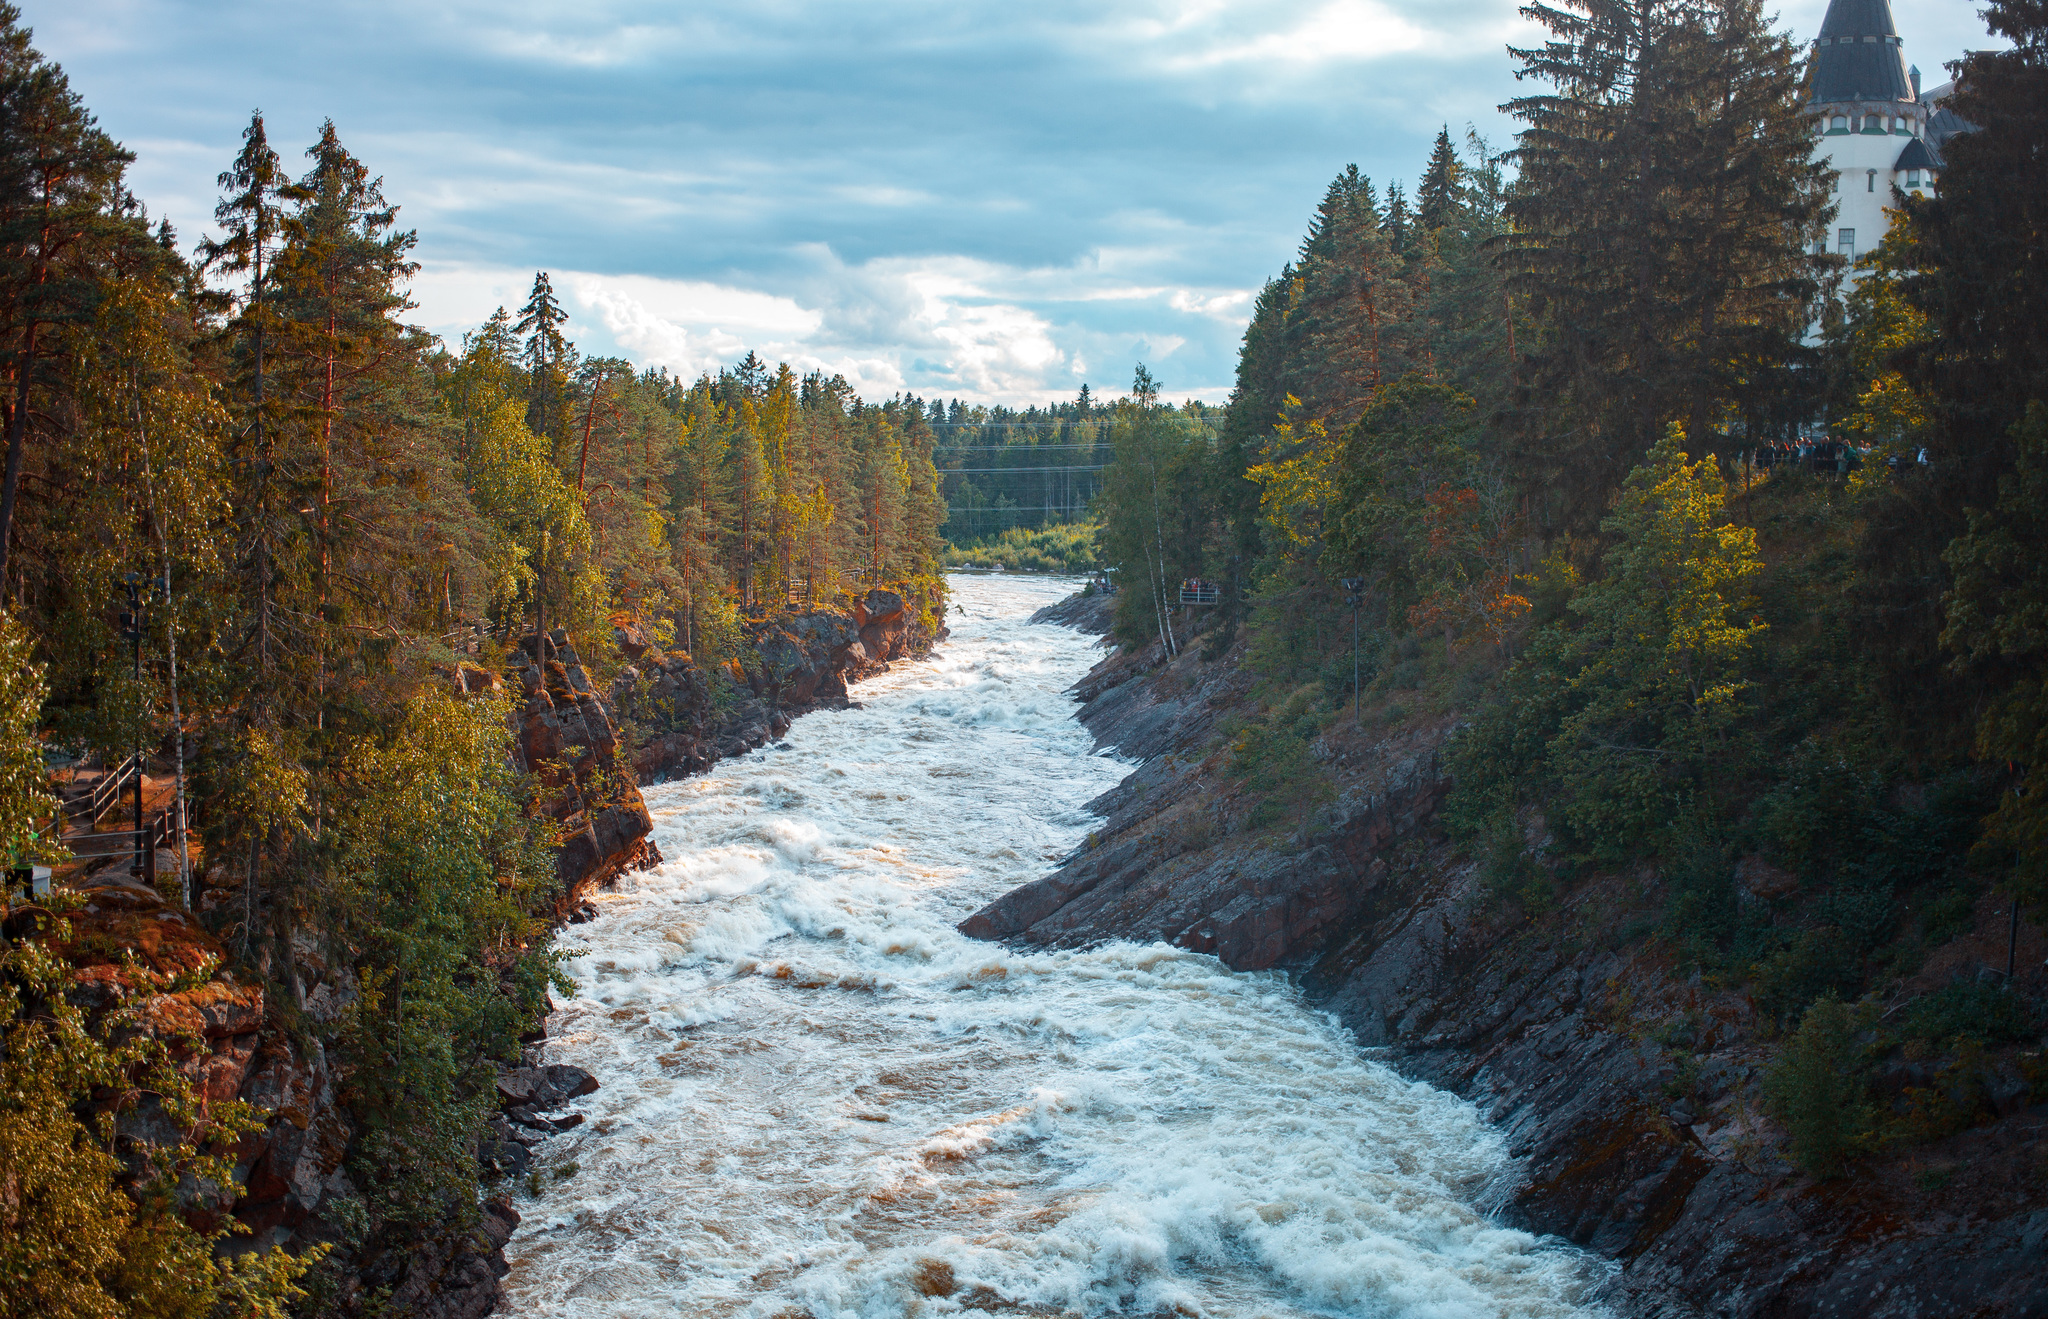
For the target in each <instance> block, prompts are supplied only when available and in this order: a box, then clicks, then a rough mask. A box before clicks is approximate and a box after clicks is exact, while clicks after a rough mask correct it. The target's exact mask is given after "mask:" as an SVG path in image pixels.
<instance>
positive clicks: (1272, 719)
mask: <svg viewBox="0 0 2048 1319" xmlns="http://www.w3.org/2000/svg"><path fill="white" fill-rule="evenodd" d="M1327 718H1328V714H1327V712H1326V711H1325V708H1324V706H1323V703H1322V694H1321V692H1320V691H1319V690H1317V689H1316V688H1315V687H1312V686H1311V687H1303V688H1301V689H1300V690H1298V691H1296V692H1294V693H1293V694H1292V695H1291V696H1289V697H1288V698H1287V699H1286V700H1285V701H1284V702H1282V703H1281V704H1280V705H1279V707H1278V708H1276V709H1273V710H1269V711H1267V712H1265V713H1264V714H1262V715H1259V716H1255V717H1253V718H1250V719H1246V720H1244V721H1242V722H1241V723H1239V724H1238V725H1237V726H1236V727H1235V728H1230V729H1226V730H1225V734H1224V737H1225V741H1226V743H1227V745H1228V746H1229V748H1230V760H1229V772H1230V774H1231V776H1232V777H1233V778H1235V779H1237V780H1238V781H1239V782H1240V783H1241V784H1242V785H1243V787H1244V790H1245V792H1246V794H1247V795H1248V796H1251V797H1253V798H1254V799H1255V800H1254V804H1253V806H1252V810H1251V814H1250V816H1249V817H1248V818H1247V820H1246V827H1247V828H1251V829H1264V828H1269V827H1271V826H1273V825H1276V824H1288V823H1293V824H1297V825H1298V824H1299V823H1300V822H1301V821H1302V819H1303V818H1304V817H1305V816H1306V815H1307V814H1308V813H1309V812H1311V811H1312V810H1313V809H1314V808H1315V807H1317V806H1320V805H1322V804H1323V803H1324V802H1326V801H1328V800H1329V799H1330V797H1331V795H1332V793H1331V788H1330V782H1329V779H1328V777H1327V776H1326V775H1324V774H1322V773H1321V772H1320V771H1319V768H1318V766H1317V764H1316V761H1315V756H1314V755H1313V753H1312V751H1311V747H1312V745H1313V743H1314V742H1315V739H1316V738H1317V737H1318V736H1319V735H1320V734H1321V732H1322V728H1323V723H1324V721H1325V719H1327Z"/></svg>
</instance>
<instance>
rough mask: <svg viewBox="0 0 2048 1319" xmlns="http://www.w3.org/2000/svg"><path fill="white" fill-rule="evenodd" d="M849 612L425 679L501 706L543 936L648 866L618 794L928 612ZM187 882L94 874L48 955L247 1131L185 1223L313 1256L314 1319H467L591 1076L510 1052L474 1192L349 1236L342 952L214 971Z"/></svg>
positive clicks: (781, 704)
mask: <svg viewBox="0 0 2048 1319" xmlns="http://www.w3.org/2000/svg"><path fill="white" fill-rule="evenodd" d="M850 603H851V608H850V609H848V610H846V611H844V612H840V611H832V610H816V611H810V612H806V613H799V614H787V615H782V616H778V617H775V618H773V619H770V620H767V621H765V622H763V623H759V624H756V625H754V626H752V627H751V628H749V629H748V631H747V635H746V646H745V648H744V649H743V650H742V652H741V654H739V655H738V656H736V657H734V658H733V659H731V660H729V661H727V662H726V663H724V664H720V665H715V666H713V667H712V669H711V671H710V672H708V673H707V672H706V671H705V670H704V669H703V668H700V667H699V666H698V665H697V664H696V663H695V662H694V661H693V660H692V658H691V657H690V656H688V655H686V654H683V653H680V652H668V653H664V652H662V651H661V650H659V649H658V648H656V647H654V646H653V645H652V644H651V643H650V642H649V641H648V640H647V636H646V632H645V630H644V629H642V628H640V627H638V626H637V625H633V624H624V625H621V626H620V628H619V631H618V634H617V636H616V637H615V641H616V643H617V645H618V647H619V649H620V652H621V655H622V657H623V658H624V659H625V660H626V661H627V663H626V664H625V666H624V667H623V668H622V669H620V671H619V672H618V674H617V676H616V678H615V679H614V680H613V681H612V682H611V684H610V687H609V691H608V692H605V693H600V692H599V691H598V690H597V688H596V686H595V685H594V684H593V682H592V678H591V674H590V672H589V670H588V668H587V667H586V665H585V663H584V661H583V659H582V657H581V656H579V654H578V653H577V651H576V649H575V647H574V646H572V645H571V644H570V642H569V638H568V637H566V636H565V635H563V634H561V633H559V632H557V633H556V634H554V636H553V637H552V638H551V642H552V644H551V645H550V646H549V648H548V653H547V655H546V658H545V659H544V660H543V659H541V658H540V656H539V655H538V654H537V649H538V648H537V646H536V644H535V639H534V638H531V637H529V638H528V639H527V641H526V644H525V645H524V647H522V648H517V649H515V650H513V652H512V653H511V654H510V656H509V657H508V658H507V661H506V665H505V668H504V670H503V671H502V672H492V671H490V670H489V669H486V668H483V667H479V666H478V665H477V664H474V663H470V662H459V663H456V664H454V665H443V666H441V668H440V669H439V680H441V681H445V682H446V683H447V684H448V685H449V686H450V687H452V688H453V689H454V691H455V692H456V693H457V694H458V695H461V696H465V697H467V696H474V695H478V694H481V693H485V692H503V691H505V690H507V689H508V688H509V690H510V691H511V693H512V694H513V698H514V699H513V710H512V715H511V722H512V727H511V730H510V731H511V734H512V739H511V741H512V747H511V750H512V757H513V761H514V765H515V767H516V768H517V769H519V770H520V771H521V772H522V773H526V774H530V775H532V776H533V781H534V782H535V784H536V785H537V787H538V789H539V791H538V792H537V794H536V798H535V802H534V805H533V807H532V809H533V810H534V811H536V812H537V813H540V814H544V815H546V816H547V817H549V818H550V819H551V820H552V821H553V822H554V825H555V828H556V830H557V831H558V834H559V836H560V837H561V839H562V843H561V846H560V849H559V851H558V852H557V855H556V860H555V882H554V885H553V888H552V890H551V891H550V892H548V893H547V894H545V895H544V896H543V901H544V902H545V904H546V906H547V908H548V909H549V910H550V911H551V912H552V915H553V917H554V920H555V921H556V922H557V923H558V924H559V923H561V922H564V921H580V920H585V919H588V918H589V917H590V916H592V915H594V914H595V910H596V909H595V907H594V906H593V905H592V904H591V903H590V902H589V901H588V897H589V894H590V893H591V891H592V890H593V889H594V888H596V887H598V886H600V885H602V884H604V883H606V882H608V881H609V880H611V879H612V878H614V877H615V876H617V875H618V874H619V873H621V872H622V871H625V870H629V869H634V868H642V867H648V866H652V865H654V864H657V863H658V862H659V861H660V859H661V858H660V855H659V853H658V852H656V851H655V849H654V847H653V845H652V842H651V840H650V839H649V837H648V835H649V833H650V831H651V830H652V827H653V821H652V819H651V817H650V816H649V814H648V810H647V806H646V803H645V802H644V801H643V800H642V798H641V794H640V784H642V783H645V782H650V781H653V780H655V779H658V778H667V777H675V776H680V775H684V774H691V773H697V772H701V771H702V770H704V769H706V768H708V767H709V766H710V765H711V764H713V763H715V762H716V761H717V760H719V759H720V758H723V757H728V756H734V755H739V754H743V753H744V752H746V751H749V750H752V749H753V748H755V747H758V746H760V745H762V744H763V743H764V742H766V741H769V740H771V739H773V738H776V737H780V736H782V735H783V734H784V733H785V732H787V731H788V728H789V723H790V720H791V719H793V718H795V717H796V716H798V715H800V714H802V713H804V712H806V711H808V710H814V709H822V708H831V707H833V706H835V705H838V706H843V705H845V704H847V702H848V696H847V684H848V682H850V681H854V680H857V679H859V678H861V677H864V676H866V675H867V674H870V673H874V672H878V671H880V670H882V669H883V668H886V667H887V666H888V665H889V664H890V663H892V662H895V661H897V660H901V659H906V658H916V657H921V656H923V655H925V654H927V653H929V651H930V649H931V647H932V646H933V645H934V644H935V643H936V642H937V641H938V640H939V639H940V638H941V637H942V636H943V635H944V628H943V618H944V604H943V601H942V600H940V599H929V600H927V599H913V600H911V601H908V602H906V601H905V599H904V598H903V596H902V595H901V594H898V593H897V592H893V591H884V590H873V591H869V592H867V593H865V594H864V595H862V596H860V597H858V598H857V599H855V600H853V601H851V602H850ZM166 855H168V854H166ZM164 866H165V868H166V873H169V872H170V871H173V870H174V869H175V866H174V865H173V864H172V863H171V862H170V861H165V862H164ZM196 879H197V880H198V885H197V887H198V893H197V901H196V902H195V904H194V910H192V911H189V912H188V911H185V910H183V909H182V908H180V907H178V906H176V905H175V904H172V903H169V902H167V901H166V900H165V898H164V897H163V896H162V895H160V894H159V893H158V892H157V891H156V890H154V889H151V888H149V887H147V886H145V885H143V884H141V883H138V882H135V881H134V880H132V879H131V878H130V877H129V876H128V875H127V873H126V872H125V870H123V869H122V868H121V867H119V866H117V865H112V864H108V865H104V866H102V867H101V868H99V869H98V870H97V871H96V872H94V873H92V874H89V875H87V876H85V877H83V878H82V880H81V881H80V882H79V884H78V885H77V887H76V891H77V894H78V897H79V898H80V899H81V900H82V901H81V903H80V905H79V906H78V907H76V909H74V910H71V911H69V912H68V913H67V914H66V919H67V920H68V921H69V930H70V934H69V937H68V938H67V939H64V940H62V941H57V942H53V943H52V947H53V949H54V951H56V952H57V953H58V954H59V955H60V956H62V957H64V958H65V959H66V960H67V961H69V962H70V963H71V964H72V965H74V966H75V967H76V968H77V969H76V970H75V971H74V972H73V990H72V997H73V998H74V1000H75V1001H77V1002H78V1003H79V1005H80V1006H81V1007H83V1008H84V1009H86V1010H87V1011H88V1012H89V1013H91V1014H93V1015H100V1014H104V1013H106V1012H108V1011H110V1010H113V1009H115V1008H116V1007H126V1008H129V1009H131V1011H132V1016H133V1019H135V1020H137V1021H139V1022H142V1023H145V1024H146V1026H147V1029H148V1030H149V1031H151V1032H152V1033H153V1034H155V1035H156V1036H157V1037H158V1038H159V1039H160V1040H162V1041H164V1042H165V1043H166V1045H167V1046H169V1047H170V1048H171V1050H172V1054H173V1056H174V1057H175V1058H176V1059H177V1062H178V1066H179V1068H180V1070H181V1071H182V1072H183V1073H184V1075H185V1076H186V1077H187V1079H188V1080H190V1081H191V1083H192V1084H193V1087H194V1089H195V1091H196V1092H197V1093H198V1094H199V1095H201V1096H203V1098H204V1099H205V1100H206V1101H207V1102H209V1103H216V1104H217V1103H222V1102H225V1101H229V1100H236V1099H239V1100H242V1101H244V1102H246V1103H248V1104H250V1105H252V1106H253V1107H255V1108H256V1109H257V1110H259V1111H261V1112H263V1113H266V1114H269V1115H270V1117H269V1120H268V1121H267V1123H266V1124H265V1127H264V1129H263V1130H262V1131H260V1132H256V1133H252V1134H250V1135H248V1136H245V1137H244V1138H242V1140H241V1141H240V1143H239V1144H238V1145H237V1146H236V1147H235V1149H234V1150H233V1158H234V1161H235V1181H236V1193H235V1194H234V1195H233V1196H232V1197H222V1198H220V1199H218V1200H216V1201H215V1202H213V1203H211V1204H205V1203H196V1204H195V1207H194V1209H193V1211H192V1214H193V1217H194V1219H195V1222H196V1224H197V1225H199V1226H201V1227H203V1228H211V1227H213V1226H217V1225H219V1224H221V1223H223V1222H225V1221H226V1219H227V1218H229V1217H232V1218H233V1219H235V1220H237V1221H238V1223H239V1224H240V1227H241V1228H243V1229H246V1230H245V1231H238V1232H236V1233H235V1234H234V1235H233V1236H231V1237H230V1238H228V1239H227V1241H226V1244H225V1248H227V1249H232V1250H237V1251H240V1250H248V1249H251V1248H255V1249H259V1250H261V1249H268V1248H270V1247H272V1246H282V1247H284V1248H285V1249H286V1250H289V1251H291V1252H292V1253H294V1254H300V1253H303V1252H304V1251H306V1250H307V1249H309V1248H312V1247H315V1246H324V1247H326V1248H327V1249H328V1250H329V1251H330V1252H331V1253H330V1255H329V1257H328V1259H329V1262H328V1264H326V1265H325V1266H323V1269H322V1271H321V1273H320V1274H319V1275H318V1279H317V1285H318V1286H319V1287H320V1288H321V1289H322V1292H321V1294H320V1295H318V1296H317V1297H316V1298H315V1306H316V1308H317V1309H318V1310H320V1311H321V1312H324V1313H345V1314H348V1313H367V1312H370V1311H375V1312H376V1313H382V1314H390V1315H409V1316H427V1317H428V1319H479V1317H480V1316H483V1315H486V1314H489V1313H490V1312H491V1311H492V1310H493V1309H494V1308H495V1307H496V1305H497V1301H498V1295H499V1279H501V1278H502V1277H503V1276H504V1275H505V1272H506V1264H505V1259H504V1253H503V1250H504V1246H505V1243H506V1242H507V1241H508V1240H509V1239H510V1237H511V1234H512V1231H513V1229H514V1228H515V1227H516V1226H517V1225H518V1223H519V1213H518V1210H517V1209H516V1208H515V1207H514V1197H515V1194H516V1192H517V1191H518V1189H519V1188H520V1186H521V1184H522V1182H523V1180H524V1179H525V1178H527V1177H528V1176H529V1174H530V1173H531V1171H532V1167H533V1162H534V1150H535V1148H536V1147H537V1146H538V1145H539V1144H540V1143H541V1142H543V1141H545V1140H546V1139H547V1138H548V1137H550V1136H552V1135H554V1134H556V1133H558V1132H560V1131H563V1130H567V1129H569V1128H570V1127H573V1126H575V1125H577V1124H578V1123H580V1122H581V1120H582V1119H581V1117H580V1116H578V1115H577V1114H575V1113H573V1112H567V1111H565V1110H566V1107H567V1105H569V1103H570V1102H571V1101H572V1100H574V1099H575V1098H577V1097H579V1096H581V1095H585V1094H588V1093H590V1092H591V1091H593V1090H595V1089H597V1088H598V1087H599V1084H600V1081H599V1079H598V1078H596V1077H592V1076H590V1075H589V1074H588V1073H586V1072H583V1071H581V1070H579V1069H577V1068H573V1067H564V1066H560V1065H553V1066H547V1065H543V1064H542V1061H541V1058H540V1054H539V1050H540V1046H541V1044H542V1042H543V1039H544V1036H543V1035H542V1034H541V1033H538V1032H537V1033H535V1034H534V1035H532V1036H529V1037H528V1041H527V1042H528V1049H527V1054H526V1057H525V1058H524V1059H523V1061H522V1064H521V1065H520V1066H517V1067H511V1068H501V1069H500V1071H499V1075H498V1079H497V1082H496V1094H495V1096H494V1098H495V1101H496V1102H495V1105H494V1110H495V1111H493V1112H492V1113H491V1116H490V1117H489V1119H488V1120H487V1121H486V1122H485V1123H484V1125H483V1126H482V1128H481V1129H479V1130H478V1131H477V1132H476V1134H475V1137H474V1140H475V1145H474V1149H475V1153H476V1157H477V1162H478V1167H479V1171H480V1173H481V1174H482V1176H483V1178H484V1180H485V1190H486V1194H485V1196H484V1197H483V1198H481V1199H480V1200H479V1201H478V1202H477V1203H476V1204H474V1205H466V1204H459V1203H458V1204H451V1205H450V1206H449V1210H448V1212H447V1214H446V1215H445V1216H444V1217H443V1218H442V1220H441V1221H440V1223H439V1224H438V1225H435V1226H432V1227H429V1228H427V1229H425V1230H418V1231H410V1230H409V1231H407V1232H406V1233H404V1234H403V1235H398V1236H394V1235H391V1234H388V1233H385V1234H373V1235H369V1236H366V1235H365V1234H364V1232H363V1230H362V1226H361V1223H360V1222H359V1219H360V1215H361V1209H360V1205H361V1197H360V1195H359V1194H358V1191H359V1188H358V1187H356V1186H355V1185H354V1183H353V1182H352V1180H351V1174H350V1172H349V1154H350V1151H351V1148H352V1145H353V1143H354V1142H355V1141H356V1140H357V1139H358V1138H359V1136H360V1134H361V1133H360V1131H359V1127H358V1124H357V1123H356V1121H355V1120H354V1118H353V1116H352V1115H351V1112H350V1108H349V1101H348V1090H349V1078H348V1076H347V1075H346V1073H345V1071H344V1070H343V1069H341V1068H339V1067H338V1066H337V1065H336V1063H335V1062H334V1061H333V1060H332V1059H331V1058H330V1057H329V1055H328V1052H327V1049H326V1048H325V1046H324V1045H323V1044H322V1042H321V1041H322V1038H323V1036H325V1035H326V1034H329V1033H331V1031H332V1030H333V1029H334V1028H335V1026H336V1023H338V1022H339V1021H340V1020H341V1019H342V1017H343V1015H344V1014H346V1013H347V1012H349V1011H350V1010H351V1008H352V1007H353V1005H354V1004H355V1003H356V1002H357V1001H358V998H359V986H358V985H357V983H356V980H355V977H354V975H353V973H352V971H351V969H350V966H349V963H348V958H347V952H346V950H345V949H337V948H333V947H330V946H329V945H328V941H327V940H326V939H325V938H324V937H323V934H322V932H321V931H320V930H318V929H312V928H302V929H300V930H299V931H298V932H297V933H296V935H295V936H294V939H293V941H292V956H291V958H290V959H288V960H289V963H290V964H289V965H285V964H283V960H282V959H275V958H270V957H269V956H268V954H266V960H265V961H264V962H263V963H262V964H261V965H259V966H258V967H256V968H254V971H255V975H254V976H251V975H249V974H248V973H247V972H237V971H232V970H227V971H223V970H218V969H217V968H220V967H222V966H224V965H228V964H229V963H230V962H231V959H230V957H229V949H228V948H227V947H226V946H225V945H223V944H222V942H221V941H220V939H219V938H218V937H216V935H215V933H213V927H215V926H217V925H219V924H220V923H221V922H222V921H223V920H226V919H228V918H230V917H231V916H234V915H235V914H236V913H237V912H238V911H239V908H238V906H237V904H238V903H239V902H240V901H241V897H242V895H241V887H240V882H239V879H238V877H237V875H236V874H235V873H234V871H233V869H232V867H228V866H218V865H215V866H202V867H201V868H200V869H199V872H198V874H197V876H196ZM51 919H52V918H51V916H50V914H49V913H47V912H43V911H41V910H40V909H38V908H26V909H22V908H17V909H16V910H15V911H14V913H13V914H12V915H11V916H10V918H9V925H8V929H7V930H6V933H7V935H8V936H9V937H10V938H17V937H20V936H21V935H23V934H25V933H28V932H29V931H30V930H31V929H32V928H33V927H36V926H38V925H44V926H47V925H48V924H49V923H50V921H51ZM194 982H196V984H195V983H194ZM179 985H189V986H191V987H186V988H178V987H177V986H179ZM266 985H267V986H268V988H266ZM508 992H509V990H508ZM172 1137H173V1132H172V1131H171V1129H170V1128H169V1126H168V1125H167V1124H166V1122H165V1119H164V1118H163V1117H162V1116H161V1114H160V1113H159V1112H158V1111H157V1110H156V1109H154V1108H151V1107H148V1106H145V1107H144V1108H143V1109H140V1110H137V1111H136V1112H135V1113H134V1114H131V1115H129V1116H127V1117H124V1118H123V1120H122V1124H121V1135H120V1140H121V1144H122V1148H123V1149H124V1151H128V1152H130V1153H131V1155H132V1156H133V1157H136V1158H141V1157H144V1155H145V1154H146V1147H147V1146H149V1145H151V1144H153V1143H161V1142H164V1141H168V1140H170V1139H172Z"/></svg>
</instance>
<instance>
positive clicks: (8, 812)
mask: <svg viewBox="0 0 2048 1319" xmlns="http://www.w3.org/2000/svg"><path fill="white" fill-rule="evenodd" d="M30 655H31V646H30V642H29V637H28V633H27V632H26V631H25V630H24V629H23V628H22V627H21V626H20V625H19V624H17V623H16V622H15V621H14V620H13V619H12V618H10V617H8V616H7V614H5V613H4V612H0V863H4V864H6V865H8V866H16V865H20V864H22V863H23V862H25V861H47V860H52V859H54V858H55V857H56V856H57V855H59V854H60V853H61V852H62V851H63V844H62V843H60V842H59V841H58V840H57V839H56V838H54V837H52V832H53V821H54V819H55V817H56V814H57V799H56V798H55V797H54V796H52V795H51V793H50V771H49V768H48V766H46V765H45V764H44V763H43V751H42V746H41V745H40V743H38V742H37V740H36V725H37V723H38V721H39V717H40V716H41V714H42V710H43V695H44V691H45V688H44V686H43V666H42V665H40V664H37V663H35V662H34V661H33V660H32V659H31V658H30Z"/></svg>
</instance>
